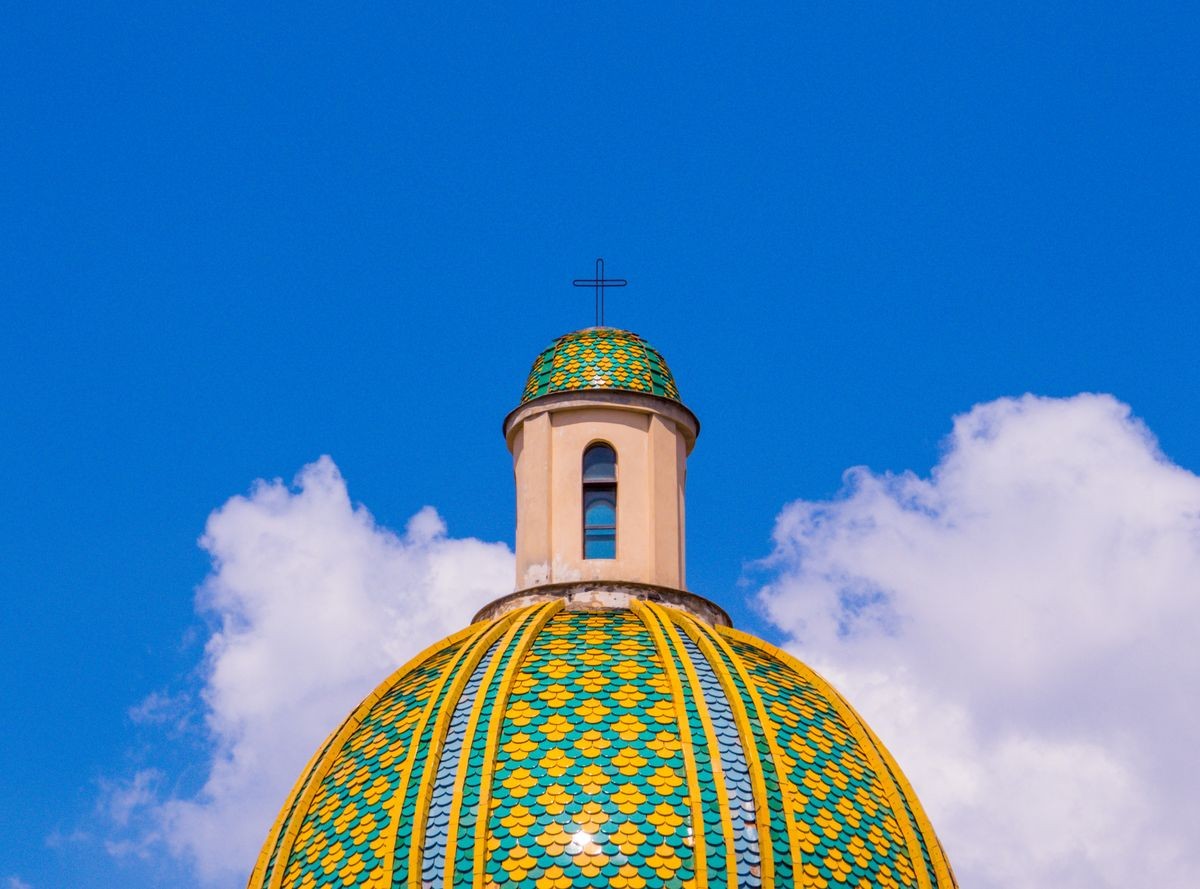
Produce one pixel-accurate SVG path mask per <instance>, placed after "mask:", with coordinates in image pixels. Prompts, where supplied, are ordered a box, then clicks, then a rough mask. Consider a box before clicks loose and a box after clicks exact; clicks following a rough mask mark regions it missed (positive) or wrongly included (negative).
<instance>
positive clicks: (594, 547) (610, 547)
mask: <svg viewBox="0 0 1200 889" xmlns="http://www.w3.org/2000/svg"><path fill="white" fill-rule="evenodd" d="M583 557H584V558H585V559H615V558H616V557H617V532H616V531H615V530H612V529H608V530H599V529H596V530H591V529H589V530H588V531H585V532H584V536H583Z"/></svg>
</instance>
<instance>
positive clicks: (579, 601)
mask: <svg viewBox="0 0 1200 889" xmlns="http://www.w3.org/2000/svg"><path fill="white" fill-rule="evenodd" d="M554 599H561V600H562V601H563V608H564V609H565V610H567V611H604V610H610V609H613V608H629V606H630V603H631V602H632V601H633V600H635V599H639V600H641V601H643V602H656V603H658V604H660V605H669V606H670V607H671V608H677V609H679V610H680V611H683V612H686V613H687V614H690V615H692V617H695V618H698V619H700V620H702V621H704V622H705V623H706V624H708V625H709V626H713V627H732V626H733V621H732V620H730V618H729V615H728V614H726V613H725V609H723V608H722V607H721V606H720V605H717V604H716V603H715V602H710V601H709V600H708V599H705V598H704V597H703V596H697V595H696V594H695V593H689V592H688V591H687V590H677V589H674V588H672V587H665V586H655V585H654V584H649V583H627V582H625V581H604V580H584V581H573V582H571V583H547V584H542V585H540V586H534V587H528V588H527V589H523V590H517V591H516V592H515V593H509V594H508V595H507V596H501V597H500V598H499V599H495V600H493V601H491V602H489V603H488V604H487V605H485V606H483V608H481V609H480V610H479V613H478V614H476V615H475V617H474V619H473V620H472V623H478V622H479V621H481V620H491V619H492V618H495V617H499V616H500V615H502V614H507V613H508V612H510V611H514V610H516V609H518V608H524V607H525V606H526V605H534V604H537V603H538V602H549V601H551V600H554Z"/></svg>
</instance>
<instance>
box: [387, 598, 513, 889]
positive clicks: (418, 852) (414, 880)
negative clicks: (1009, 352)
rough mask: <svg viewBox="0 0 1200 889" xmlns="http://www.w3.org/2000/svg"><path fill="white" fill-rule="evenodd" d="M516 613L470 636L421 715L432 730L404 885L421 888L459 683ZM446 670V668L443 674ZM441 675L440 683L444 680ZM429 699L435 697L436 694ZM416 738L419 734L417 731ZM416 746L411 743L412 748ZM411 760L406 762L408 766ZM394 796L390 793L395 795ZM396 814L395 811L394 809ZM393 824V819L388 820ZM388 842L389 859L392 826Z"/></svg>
mask: <svg viewBox="0 0 1200 889" xmlns="http://www.w3.org/2000/svg"><path fill="white" fill-rule="evenodd" d="M518 615H519V612H516V611H513V612H510V613H508V614H506V615H504V616H503V617H500V618H497V619H496V620H495V621H493V622H492V624H491V625H490V626H489V627H486V628H484V630H483V632H481V633H480V634H479V635H478V636H476V637H475V638H474V639H472V640H471V641H470V642H469V643H468V644H467V645H464V646H463V650H464V652H465V655H466V657H465V658H464V659H462V661H461V666H460V667H459V669H458V672H457V673H456V674H454V680H453V682H452V683H451V684H450V688H449V690H448V691H447V692H446V696H445V700H444V701H443V703H442V708H441V710H440V711H439V712H438V713H437V714H436V715H434V714H432V713H430V712H426V713H425V714H424V715H423V716H422V719H421V731H424V727H425V725H426V724H427V722H426V721H427V719H428V718H429V717H431V716H432V717H433V719H434V724H433V734H432V735H430V737H429V751H428V753H427V755H426V757H425V763H426V768H425V771H424V773H423V774H422V775H421V783H420V784H419V785H418V786H417V806H416V809H415V811H414V812H413V823H412V830H411V831H410V833H409V835H410V836H411V837H412V842H411V843H410V844H409V849H408V885H409V887H410V889H421V859H422V857H423V856H424V853H425V820H426V817H427V816H428V814H429V800H430V797H431V796H433V782H434V779H435V778H436V777H437V764H438V761H439V760H440V758H441V755H442V747H443V746H444V744H445V741H446V732H447V731H448V730H449V728H450V718H451V717H452V716H453V715H454V707H455V705H456V704H457V703H458V699H459V696H460V695H462V690H463V686H465V685H466V684H467V682H468V680H469V679H470V678H471V673H472V672H474V670H475V668H476V667H477V666H478V665H479V662H480V661H481V660H482V659H483V656H484V655H485V654H487V650H488V648H489V647H490V646H491V644H492V643H493V642H494V641H495V640H496V638H497V637H498V636H499V635H500V634H501V633H503V632H504V631H505V630H507V629H508V626H509V624H511V623H512V622H513V620H514V619H516V617H517V616H518ZM449 675H450V672H449V671H447V674H446V678H448V677H449ZM446 678H443V680H442V682H443V685H444V684H445V682H446ZM431 700H433V701H436V700H437V697H436V696H435V697H433V698H432V699H431ZM417 737H418V738H419V737H420V735H417ZM415 751H416V748H415V746H414V748H413V752H414V753H415ZM413 764H414V763H413V761H410V762H409V763H408V765H407V767H408V768H411V767H412V765H413ZM411 779H412V775H411V774H405V776H404V784H403V785H402V786H403V787H404V789H405V791H407V789H408V786H409V784H410V782H411ZM395 798H396V797H393V799H395ZM397 814H399V811H398V810H397ZM388 823H389V824H394V822H388ZM390 833H391V839H390V841H389V842H390V844H391V845H392V860H393V861H394V860H395V842H396V840H395V836H396V832H395V831H394V830H392V831H390Z"/></svg>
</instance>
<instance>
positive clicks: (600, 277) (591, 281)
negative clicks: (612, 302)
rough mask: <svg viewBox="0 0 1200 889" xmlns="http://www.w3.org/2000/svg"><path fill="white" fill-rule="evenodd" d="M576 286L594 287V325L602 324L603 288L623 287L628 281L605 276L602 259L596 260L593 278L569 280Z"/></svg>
mask: <svg viewBox="0 0 1200 889" xmlns="http://www.w3.org/2000/svg"><path fill="white" fill-rule="evenodd" d="M571 283H572V284H573V285H575V286H576V287H594V288H595V289H596V326H597V327H603V326H604V288H605V287H624V286H625V285H626V284H628V283H629V282H628V281H626V280H625V279H624V278H605V277H604V260H603V259H597V260H596V277H595V278H576V279H575V280H574V281H572V282H571Z"/></svg>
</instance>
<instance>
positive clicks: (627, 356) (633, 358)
mask: <svg viewBox="0 0 1200 889" xmlns="http://www.w3.org/2000/svg"><path fill="white" fill-rule="evenodd" d="M580 389H616V390H623V391H626V392H642V393H645V394H647V395H658V396H661V397H662V398H669V399H671V400H673V401H679V389H678V388H677V387H676V386H675V378H674V377H673V376H672V375H671V371H670V369H668V367H667V362H666V361H664V360H663V357H662V355H661V354H660V353H659V351H658V350H657V349H655V348H654V347H653V346H651V345H650V344H649V343H648V342H646V341H645V340H644V339H642V338H641V337H640V336H638V335H637V334H636V333H632V332H630V331H628V330H619V329H618V328H616V327H588V328H585V329H584V330H576V331H574V332H573V333H568V334H565V335H563V336H560V337H559V338H558V339H556V340H555V341H554V342H553V343H551V344H550V345H549V346H548V347H547V348H546V350H545V351H543V352H542V354H541V355H539V356H538V357H537V360H536V361H534V362H533V368H532V370H530V371H529V379H528V380H527V381H526V383H525V391H524V392H523V393H522V395H521V402H522V404H523V403H525V402H527V401H531V400H532V399H534V398H540V397H541V396H543V395H552V394H554V393H556V392H577V391H579V390H580Z"/></svg>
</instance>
